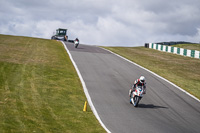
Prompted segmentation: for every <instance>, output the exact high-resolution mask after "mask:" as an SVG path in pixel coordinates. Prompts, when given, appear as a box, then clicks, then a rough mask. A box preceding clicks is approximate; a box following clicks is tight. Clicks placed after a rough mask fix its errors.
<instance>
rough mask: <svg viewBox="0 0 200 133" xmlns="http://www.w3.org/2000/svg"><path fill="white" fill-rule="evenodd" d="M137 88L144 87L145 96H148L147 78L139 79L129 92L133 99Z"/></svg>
mask: <svg viewBox="0 0 200 133" xmlns="http://www.w3.org/2000/svg"><path fill="white" fill-rule="evenodd" d="M137 86H142V88H143V94H146V82H145V77H144V76H141V77H140V78H139V79H136V80H135V82H134V85H133V86H132V88H131V89H130V91H129V96H130V97H131V94H132V92H133V91H135V89H136V87H137Z"/></svg>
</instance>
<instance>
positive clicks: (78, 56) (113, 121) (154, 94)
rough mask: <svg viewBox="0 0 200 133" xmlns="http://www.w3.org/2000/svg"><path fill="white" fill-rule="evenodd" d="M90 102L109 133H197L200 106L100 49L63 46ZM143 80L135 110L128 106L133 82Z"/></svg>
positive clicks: (190, 98)
mask: <svg viewBox="0 0 200 133" xmlns="http://www.w3.org/2000/svg"><path fill="white" fill-rule="evenodd" d="M65 44H66V46H67V48H68V50H69V51H70V53H71V55H72V57H73V59H74V61H75V62H76V65H77V66H78V69H79V71H80V73H81V75H82V77H83V80H84V81H85V84H86V86H87V89H88V92H89V94H90V97H91V99H92V102H93V104H94V106H95V108H96V110H97V112H98V114H99V116H100V118H101V120H102V122H103V123H104V124H105V126H106V127H107V128H108V130H109V131H111V132H112V133H130V132H135V133H195V132H196V133H197V132H198V133H200V102H198V101H197V100H195V99H193V98H192V97H190V96H188V95H187V94H185V93H183V92H182V91H180V90H179V89H177V88H175V87H174V86H172V85H171V84H169V83H168V82H166V81H164V80H162V79H160V78H158V77H156V76H155V75H153V74H151V73H150V72H148V71H145V70H144V69H142V68H140V67H138V66H136V65H134V64H132V63H130V62H128V61H126V60H124V59H122V58H120V57H118V56H116V55H114V54H111V53H110V52H108V51H106V50H103V49H101V48H99V47H95V46H88V45H79V47H78V48H77V49H75V48H74V46H73V44H72V43H69V42H65ZM140 75H144V76H145V77H146V82H147V94H146V95H144V97H143V99H142V100H141V101H140V103H139V106H138V108H135V107H134V106H133V105H131V104H130V103H129V96H128V92H129V89H130V87H131V86H132V84H133V82H134V80H135V79H137V78H139V76H140Z"/></svg>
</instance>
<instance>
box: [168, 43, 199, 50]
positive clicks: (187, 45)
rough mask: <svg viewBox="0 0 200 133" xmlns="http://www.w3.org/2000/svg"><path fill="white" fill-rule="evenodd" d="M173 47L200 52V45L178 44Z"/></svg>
mask: <svg viewBox="0 0 200 133" xmlns="http://www.w3.org/2000/svg"><path fill="white" fill-rule="evenodd" d="M172 47H179V48H184V49H190V50H197V51H200V44H177V45H172Z"/></svg>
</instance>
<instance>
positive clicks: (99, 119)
mask: <svg viewBox="0 0 200 133" xmlns="http://www.w3.org/2000/svg"><path fill="white" fill-rule="evenodd" d="M62 44H63V45H64V47H65V49H66V51H67V53H68V55H69V58H70V60H71V61H72V63H73V65H74V67H75V69H76V72H77V73H78V76H79V78H80V80H81V83H82V85H83V90H84V93H85V95H86V97H87V100H88V103H89V105H90V108H91V110H92V112H93V113H94V115H95V116H96V118H97V120H98V121H99V123H100V124H101V126H102V127H103V128H104V129H105V130H106V132H108V133H111V132H110V131H109V130H108V129H107V128H106V126H105V125H104V123H103V122H102V121H101V118H100V117H99V115H98V113H97V111H96V109H95V107H94V105H93V103H92V100H91V97H90V95H89V93H88V89H87V87H86V84H85V81H84V80H83V77H82V75H81V73H80V71H79V69H78V67H77V65H76V63H75V61H74V60H73V58H72V55H71V53H70V52H69V50H68V48H67V47H66V45H65V43H64V42H63V41H62Z"/></svg>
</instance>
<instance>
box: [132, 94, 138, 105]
mask: <svg viewBox="0 0 200 133" xmlns="http://www.w3.org/2000/svg"><path fill="white" fill-rule="evenodd" d="M133 100H134V104H133V106H134V107H137V106H138V103H139V97H137V96H135V97H134V99H133Z"/></svg>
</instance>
